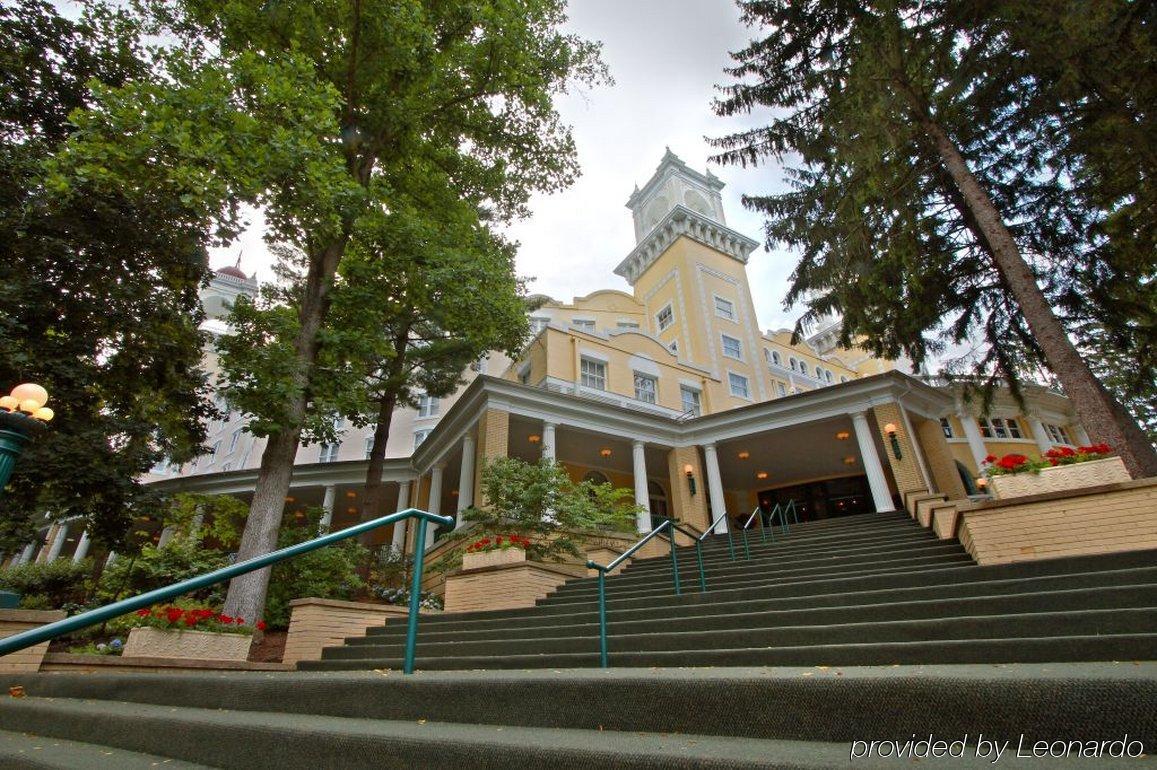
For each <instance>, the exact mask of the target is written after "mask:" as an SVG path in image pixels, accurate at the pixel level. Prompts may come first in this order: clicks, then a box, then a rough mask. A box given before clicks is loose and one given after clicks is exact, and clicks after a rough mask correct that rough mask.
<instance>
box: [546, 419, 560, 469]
mask: <svg viewBox="0 0 1157 770" xmlns="http://www.w3.org/2000/svg"><path fill="white" fill-rule="evenodd" d="M554 427H555V426H554V423H553V422H544V423H543V424H542V456H543V457H546V458H547V459H550V460H554V459H556V458H557V457H558V454H557V452H556V449H555V445H554Z"/></svg>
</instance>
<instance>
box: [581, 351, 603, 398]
mask: <svg viewBox="0 0 1157 770" xmlns="http://www.w3.org/2000/svg"><path fill="white" fill-rule="evenodd" d="M600 370H601V371H600ZM579 384H580V385H582V386H583V387H584V388H590V389H591V390H606V389H607V364H606V362H605V361H596V360H595V359H593V358H587V357H586V356H583V357H582V358H580V359H579Z"/></svg>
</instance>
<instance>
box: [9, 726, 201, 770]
mask: <svg viewBox="0 0 1157 770" xmlns="http://www.w3.org/2000/svg"><path fill="white" fill-rule="evenodd" d="M0 766H3V767H7V768H10V770H15V769H16V768H25V767H27V768H59V770H86V769H87V768H125V770H143V769H144V768H149V770H153V768H157V767H165V768H174V770H197V769H198V768H205V767H207V765H200V764H193V763H190V762H179V761H176V760H173V759H166V758H165V757H163V756H159V755H156V754H142V753H140V752H136V751H125V750H124V749H114V748H110V747H108V746H101V745H99V744H93V743H78V742H76V741H66V740H64V739H62V738H45V737H41V736H36V735H28V734H24V733H13V732H8V731H7V730H0Z"/></svg>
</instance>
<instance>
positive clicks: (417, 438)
mask: <svg viewBox="0 0 1157 770" xmlns="http://www.w3.org/2000/svg"><path fill="white" fill-rule="evenodd" d="M429 435H430V431H429V430H416V431H414V449H417V448H418V447H419V446H421V445H422V442H423V441H425V440H426V436H429Z"/></svg>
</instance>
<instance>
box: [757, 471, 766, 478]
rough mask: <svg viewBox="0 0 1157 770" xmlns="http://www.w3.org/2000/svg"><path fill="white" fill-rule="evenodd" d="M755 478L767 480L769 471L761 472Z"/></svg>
mask: <svg viewBox="0 0 1157 770" xmlns="http://www.w3.org/2000/svg"><path fill="white" fill-rule="evenodd" d="M755 478H757V479H766V478H767V471H760V472H759V473H757V474H755Z"/></svg>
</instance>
